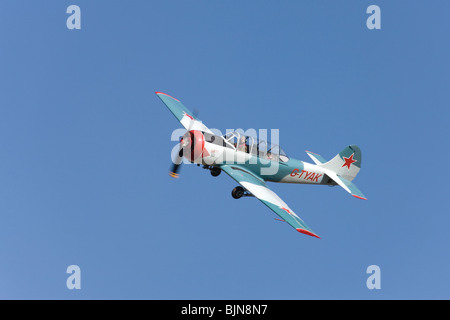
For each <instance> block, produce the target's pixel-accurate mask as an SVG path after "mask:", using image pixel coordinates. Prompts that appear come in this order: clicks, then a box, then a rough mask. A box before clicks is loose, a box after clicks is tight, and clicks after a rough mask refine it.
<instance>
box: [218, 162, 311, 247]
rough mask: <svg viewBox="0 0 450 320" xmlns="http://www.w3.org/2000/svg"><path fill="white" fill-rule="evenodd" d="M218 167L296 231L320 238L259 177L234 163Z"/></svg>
mask: <svg viewBox="0 0 450 320" xmlns="http://www.w3.org/2000/svg"><path fill="white" fill-rule="evenodd" d="M220 168H221V169H222V170H223V171H224V172H226V173H227V174H228V175H229V176H230V177H232V178H233V179H234V180H236V181H237V182H238V183H239V184H240V185H241V186H243V187H244V188H245V189H246V190H247V191H249V192H250V193H251V194H253V195H254V196H255V197H256V198H258V199H259V200H260V201H261V202H262V203H264V204H265V205H266V206H268V207H269V208H270V209H272V211H274V212H275V213H276V214H277V215H279V216H280V217H281V219H283V220H284V221H286V222H287V223H288V224H290V225H291V226H292V227H293V228H294V229H296V230H297V231H298V232H300V233H303V234H306V235H309V236H313V237H316V238H319V239H320V237H319V236H317V235H316V234H315V233H314V232H313V231H312V230H311V229H310V228H309V227H308V226H307V225H306V224H305V223H304V222H303V220H302V219H300V218H299V217H298V216H297V215H296V214H295V213H294V211H292V209H291V208H289V207H288V205H287V204H286V203H285V202H284V201H283V200H281V198H280V197H278V196H277V194H276V193H275V192H273V191H272V190H270V189H269V188H268V187H267V185H266V183H265V182H264V180H262V179H261V178H260V177H258V176H256V175H255V174H253V173H251V172H250V171H248V170H246V169H245V168H243V167H242V166H239V165H235V164H231V165H228V164H226V165H222V166H220Z"/></svg>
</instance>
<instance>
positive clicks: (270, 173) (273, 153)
mask: <svg viewBox="0 0 450 320" xmlns="http://www.w3.org/2000/svg"><path fill="white" fill-rule="evenodd" d="M156 94H157V95H158V97H159V98H160V99H161V100H162V102H164V104H165V105H166V106H167V107H168V108H169V110H170V111H171V112H172V113H173V115H174V116H175V117H176V118H177V119H178V121H180V123H181V124H182V125H183V127H184V128H186V130H187V132H186V134H185V135H184V136H183V137H182V138H181V140H180V152H179V154H178V157H177V159H176V160H175V161H174V166H173V168H172V171H171V172H170V175H171V176H172V177H178V174H177V171H178V168H179V166H180V165H181V163H182V160H183V157H184V158H186V159H188V160H189V161H190V162H192V163H196V164H198V165H203V166H204V168H207V169H210V170H211V174H212V175H213V176H217V175H218V174H220V172H221V171H223V172H225V173H226V174H228V175H229V176H230V177H231V178H233V179H234V180H236V181H237V182H238V183H239V184H240V187H236V188H235V189H234V190H233V192H232V195H233V197H234V198H240V197H241V196H254V197H256V198H257V199H259V200H260V201H261V202H262V203H264V204H265V205H266V206H267V207H269V208H270V209H272V210H273V211H274V212H275V213H276V214H277V215H278V216H279V217H280V218H281V219H282V221H285V222H287V223H288V224H289V225H291V226H292V227H293V228H294V229H296V230H297V231H298V232H300V233H303V234H307V235H310V236H314V237H317V238H319V236H317V235H316V234H315V233H314V232H313V231H312V230H311V229H310V228H309V227H308V226H307V225H306V224H305V223H304V222H303V220H302V219H300V218H299V216H298V215H297V214H295V212H294V211H293V210H292V209H291V208H290V207H289V206H288V205H287V204H286V203H285V202H284V201H283V200H282V199H281V198H280V197H279V196H278V195H277V194H276V193H274V192H273V191H272V190H270V189H269V188H268V187H267V184H266V182H268V181H270V182H279V183H299V184H317V185H329V186H334V185H339V186H341V187H342V188H344V190H346V191H347V192H349V193H350V194H351V195H352V196H354V197H356V198H359V199H363V200H367V199H366V197H365V196H364V195H363V194H362V192H361V191H360V190H359V189H358V188H357V187H356V186H355V185H354V184H353V183H352V180H353V179H354V178H355V177H356V175H357V174H358V172H359V170H360V169H361V150H360V149H359V147H358V146H356V145H350V146H348V147H346V148H345V149H344V150H342V151H341V152H340V153H339V154H338V155H336V156H335V157H334V158H333V159H331V160H330V161H326V160H325V159H324V158H323V157H321V156H320V155H318V154H315V153H313V152H310V151H306V153H307V154H308V156H309V157H310V158H311V159H312V160H313V162H314V164H312V163H307V162H303V161H300V160H296V159H292V158H289V157H287V156H286V154H285V153H284V152H283V151H282V149H281V148H280V147H279V146H277V145H270V144H269V145H268V143H267V142H264V141H258V140H256V139H255V138H253V137H248V136H243V135H240V134H239V133H237V132H233V133H229V134H227V135H225V136H219V135H215V134H214V133H213V132H212V131H211V130H210V129H209V128H208V127H206V126H205V125H204V124H203V123H202V122H201V121H200V120H199V119H198V118H197V117H196V116H195V115H194V114H193V113H192V112H191V111H190V110H188V109H187V108H186V107H185V106H184V105H183V104H182V103H181V102H180V101H179V100H177V99H175V98H173V97H171V96H169V95H167V94H165V93H162V92H156Z"/></svg>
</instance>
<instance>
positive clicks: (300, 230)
mask: <svg viewBox="0 0 450 320" xmlns="http://www.w3.org/2000/svg"><path fill="white" fill-rule="evenodd" d="M296 230H297V231H298V232H300V233H303V234H306V235H308V236H311V237H316V238H318V239H320V237H319V236H318V235H317V234H314V233H312V232H311V231H308V230H305V229H301V228H297V229H296Z"/></svg>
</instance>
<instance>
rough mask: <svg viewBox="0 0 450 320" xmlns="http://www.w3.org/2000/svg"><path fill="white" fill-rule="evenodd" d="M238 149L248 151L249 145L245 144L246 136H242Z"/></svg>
mask: <svg viewBox="0 0 450 320" xmlns="http://www.w3.org/2000/svg"><path fill="white" fill-rule="evenodd" d="M237 150H238V151H242V152H247V145H246V144H245V136H241V138H240V139H239V144H238V147H237Z"/></svg>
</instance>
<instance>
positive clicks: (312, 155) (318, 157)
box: [305, 150, 327, 164]
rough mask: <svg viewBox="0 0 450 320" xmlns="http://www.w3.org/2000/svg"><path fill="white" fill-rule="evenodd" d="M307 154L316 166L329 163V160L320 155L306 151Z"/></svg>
mask: <svg viewBox="0 0 450 320" xmlns="http://www.w3.org/2000/svg"><path fill="white" fill-rule="evenodd" d="M305 152H306V154H307V155H308V156H309V157H310V158H311V159H312V161H314V163H315V164H322V163H325V162H327V160H325V159H324V158H323V157H322V156H321V155H320V154H317V153H314V152H311V151H308V150H306V151H305Z"/></svg>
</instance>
